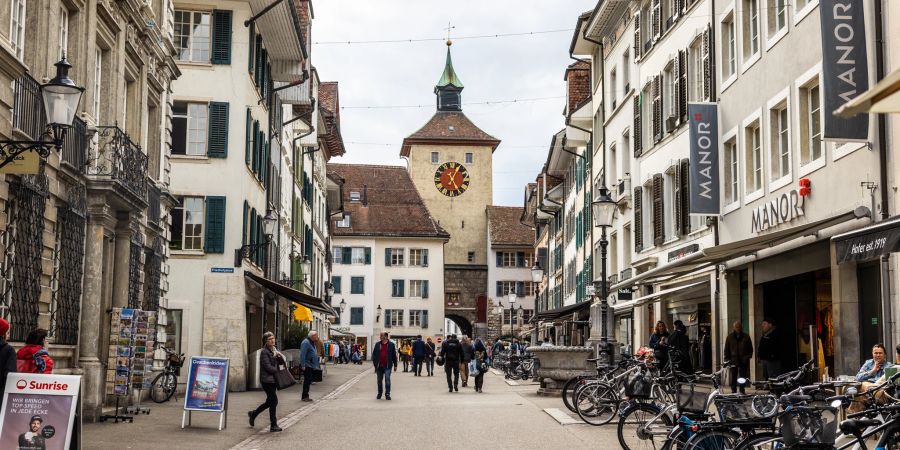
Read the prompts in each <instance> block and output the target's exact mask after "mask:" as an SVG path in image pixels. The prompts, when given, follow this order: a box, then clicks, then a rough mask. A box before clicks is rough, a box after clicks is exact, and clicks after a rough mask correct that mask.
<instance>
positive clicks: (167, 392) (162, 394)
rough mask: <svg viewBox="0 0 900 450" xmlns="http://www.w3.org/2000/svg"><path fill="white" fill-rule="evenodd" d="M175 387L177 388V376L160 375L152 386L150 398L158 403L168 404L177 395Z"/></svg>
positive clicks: (169, 374)
mask: <svg viewBox="0 0 900 450" xmlns="http://www.w3.org/2000/svg"><path fill="white" fill-rule="evenodd" d="M175 386H177V382H176V381H175V375H173V374H171V373H166V372H163V373H160V374H159V375H157V376H156V378H154V379H153V383H151V385H150V398H151V399H152V400H153V401H154V402H156V403H163V402H166V401H168V400H169V399H170V398H172V395H173V394H175Z"/></svg>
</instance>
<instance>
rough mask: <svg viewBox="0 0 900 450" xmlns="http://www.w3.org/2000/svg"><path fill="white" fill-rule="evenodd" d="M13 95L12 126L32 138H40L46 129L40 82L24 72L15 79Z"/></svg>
mask: <svg viewBox="0 0 900 450" xmlns="http://www.w3.org/2000/svg"><path fill="white" fill-rule="evenodd" d="M14 95H15V98H14V100H13V118H12V119H13V121H12V122H13V128H15V129H17V130H19V131H20V132H22V133H23V134H25V135H27V136H28V137H29V138H31V139H32V140H35V141H36V140H38V139H40V138H41V136H43V134H44V130H46V129H47V116H46V115H45V114H44V102H43V101H41V85H40V83H38V82H37V80H35V79H34V78H32V77H31V75H28V74H27V73H26V74H24V75H22V76H21V77H19V78H18V79H16V83H15V94H14Z"/></svg>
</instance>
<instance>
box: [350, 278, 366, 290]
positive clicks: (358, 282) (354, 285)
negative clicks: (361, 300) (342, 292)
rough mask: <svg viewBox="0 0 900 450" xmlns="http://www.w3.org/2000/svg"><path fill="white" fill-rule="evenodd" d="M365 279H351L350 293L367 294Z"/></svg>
mask: <svg viewBox="0 0 900 450" xmlns="http://www.w3.org/2000/svg"><path fill="white" fill-rule="evenodd" d="M365 281H366V279H365V277H350V293H351V294H365Z"/></svg>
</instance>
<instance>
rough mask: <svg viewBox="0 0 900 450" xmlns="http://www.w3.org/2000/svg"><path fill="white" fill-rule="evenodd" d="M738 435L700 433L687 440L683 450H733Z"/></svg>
mask: <svg viewBox="0 0 900 450" xmlns="http://www.w3.org/2000/svg"><path fill="white" fill-rule="evenodd" d="M738 439H740V435H738V434H737V433H735V432H733V431H727V430H710V431H701V432H699V433H697V434H695V435H693V436H691V438H690V439H688V441H687V443H685V445H684V448H685V450H725V449H729V450H731V449H733V448H734V444H735V442H736V441H737V440H738Z"/></svg>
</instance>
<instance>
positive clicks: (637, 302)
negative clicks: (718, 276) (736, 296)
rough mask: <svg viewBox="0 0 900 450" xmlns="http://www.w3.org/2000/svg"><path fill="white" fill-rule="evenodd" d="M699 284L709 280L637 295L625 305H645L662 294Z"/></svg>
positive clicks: (672, 292)
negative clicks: (640, 295)
mask: <svg viewBox="0 0 900 450" xmlns="http://www.w3.org/2000/svg"><path fill="white" fill-rule="evenodd" d="M701 284H706V285H708V284H709V281H708V280H704V281H698V282H696V283H691V284H686V285H684V286H678V287H673V288H669V289H663V290H660V291H657V292H654V293H652V294H650V295H645V296H643V297H638V298H636V299H634V300H631V301H630V302H628V303H627V306H629V307H638V306H643V305H645V304H647V303H650V302H652V301H655V300H656V299H658V298H660V297H662V296H664V295H669V294H674V293H676V292H680V291H684V290H686V289H691V288H694V287H697V286H700V285H701Z"/></svg>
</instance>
